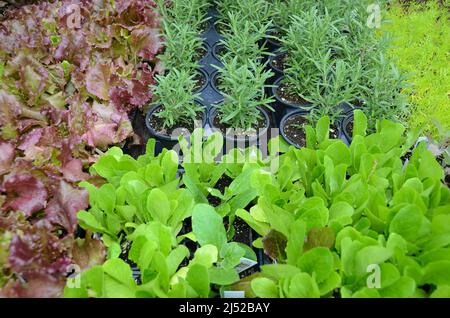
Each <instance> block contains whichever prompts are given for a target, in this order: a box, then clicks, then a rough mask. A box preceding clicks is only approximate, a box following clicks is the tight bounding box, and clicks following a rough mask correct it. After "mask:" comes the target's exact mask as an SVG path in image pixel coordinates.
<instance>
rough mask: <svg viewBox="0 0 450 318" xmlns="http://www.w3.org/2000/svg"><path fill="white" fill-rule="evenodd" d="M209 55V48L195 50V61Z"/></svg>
mask: <svg viewBox="0 0 450 318" xmlns="http://www.w3.org/2000/svg"><path fill="white" fill-rule="evenodd" d="M207 54H208V48H207V47H205V46H202V47H199V48H198V49H197V50H195V56H194V60H195V61H200V60H201V59H202V58H204V57H205V56H206V55H207Z"/></svg>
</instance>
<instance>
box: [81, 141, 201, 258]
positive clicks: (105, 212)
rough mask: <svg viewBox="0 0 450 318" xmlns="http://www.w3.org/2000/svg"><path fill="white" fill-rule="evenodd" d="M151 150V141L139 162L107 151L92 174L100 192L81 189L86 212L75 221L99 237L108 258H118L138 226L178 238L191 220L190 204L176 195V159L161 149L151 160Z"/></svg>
mask: <svg viewBox="0 0 450 318" xmlns="http://www.w3.org/2000/svg"><path fill="white" fill-rule="evenodd" d="M154 147H155V141H154V140H150V141H149V143H148V145H147V153H146V154H145V155H143V156H141V157H139V159H138V160H135V159H133V158H132V157H130V156H128V155H124V154H123V153H122V151H121V150H120V149H119V148H116V147H114V148H111V149H110V150H108V152H107V153H105V154H104V155H103V156H102V157H100V159H99V160H98V162H97V163H95V164H94V165H93V166H92V168H91V173H93V174H96V175H99V176H101V177H103V178H105V179H106V181H107V183H105V184H103V185H102V186H100V187H96V186H95V185H93V184H90V183H88V182H82V183H81V184H80V185H81V186H82V187H84V188H86V189H87V190H88V192H89V199H90V209H89V210H88V211H80V212H79V213H78V215H77V217H78V221H79V223H80V225H81V226H82V227H83V228H84V229H87V230H90V231H92V232H96V233H101V234H102V240H103V241H104V243H105V245H106V246H108V247H109V249H110V251H111V252H118V251H119V254H120V250H121V247H120V245H121V244H122V243H126V241H127V240H129V236H130V235H131V234H132V233H133V232H134V230H135V228H136V227H138V226H139V225H140V224H146V223H149V222H152V221H158V222H160V223H161V224H163V225H166V226H170V227H171V228H172V229H173V231H174V233H175V234H177V233H178V232H179V231H180V230H181V227H182V221H183V220H184V219H185V218H187V217H188V216H190V212H191V210H192V208H193V206H194V198H193V197H192V195H191V194H190V192H189V191H187V190H186V189H179V183H180V179H179V177H178V176H177V171H178V156H177V155H176V153H175V152H174V151H173V150H170V151H167V150H166V149H164V151H163V152H161V153H160V154H159V155H158V156H156V157H155V156H154Z"/></svg>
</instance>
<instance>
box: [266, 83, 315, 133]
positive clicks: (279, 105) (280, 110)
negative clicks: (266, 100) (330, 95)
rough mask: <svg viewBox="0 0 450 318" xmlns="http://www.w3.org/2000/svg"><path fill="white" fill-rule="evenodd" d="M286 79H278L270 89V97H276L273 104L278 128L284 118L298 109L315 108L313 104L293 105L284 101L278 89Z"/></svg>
mask: <svg viewBox="0 0 450 318" xmlns="http://www.w3.org/2000/svg"><path fill="white" fill-rule="evenodd" d="M283 79H284V77H283V76H281V77H279V78H278V79H276V80H275V81H274V83H273V84H272V86H271V87H270V93H269V94H270V95H272V96H274V97H275V100H276V101H275V102H274V103H273V104H272V107H273V109H274V110H275V113H274V115H275V123H276V126H277V127H280V123H281V120H282V118H283V117H284V116H285V115H286V114H288V113H290V112H293V111H295V110H298V109H303V110H311V109H312V108H313V107H314V106H313V105H312V104H311V103H308V104H306V103H305V104H292V103H289V102H288V101H286V100H284V99H282V98H281V97H280V96H279V95H278V92H277V90H278V87H279V85H280V83H281V82H282V81H283Z"/></svg>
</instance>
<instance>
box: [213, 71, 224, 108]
mask: <svg viewBox="0 0 450 318" xmlns="http://www.w3.org/2000/svg"><path fill="white" fill-rule="evenodd" d="M219 76H220V72H219V71H215V72H214V73H213V74H211V87H212V89H213V90H214V91H215V92H216V93H217V94H219V95H220V96H222V98H221V101H222V100H223V95H224V93H223V92H222V91H221V90H220V89H219V87H218V86H217V81H218V79H219Z"/></svg>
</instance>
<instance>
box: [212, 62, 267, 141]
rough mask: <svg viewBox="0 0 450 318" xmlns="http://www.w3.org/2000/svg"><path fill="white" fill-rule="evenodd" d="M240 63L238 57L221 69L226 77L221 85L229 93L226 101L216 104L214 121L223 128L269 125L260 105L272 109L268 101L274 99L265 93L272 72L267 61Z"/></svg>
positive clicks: (247, 128)
mask: <svg viewBox="0 0 450 318" xmlns="http://www.w3.org/2000/svg"><path fill="white" fill-rule="evenodd" d="M238 65H239V64H238V62H237V58H235V59H233V60H232V61H231V62H230V64H229V65H227V64H225V66H224V68H223V69H222V70H221V71H220V72H221V78H222V81H221V84H220V86H219V89H220V90H222V91H223V92H226V93H225V100H224V102H223V103H222V104H220V105H218V106H217V108H216V109H217V116H216V117H215V118H214V119H213V125H214V126H216V127H219V128H220V129H221V130H222V131H223V132H225V131H226V129H227V128H234V129H242V130H251V129H253V130H254V129H258V128H267V127H266V125H267V123H266V122H264V121H265V118H264V116H263V115H262V113H261V112H262V109H260V108H259V107H263V106H266V107H268V108H269V109H271V110H272V108H271V107H270V106H268V104H269V103H271V102H273V99H272V98H271V97H269V98H266V97H265V96H264V88H265V82H266V80H267V79H268V78H269V77H270V76H271V74H272V73H271V72H270V71H265V70H264V65H261V64H258V63H256V62H250V61H249V62H248V64H247V65H242V66H238Z"/></svg>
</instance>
